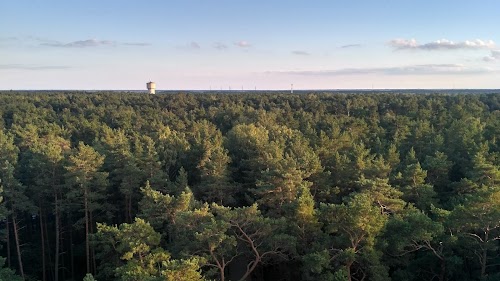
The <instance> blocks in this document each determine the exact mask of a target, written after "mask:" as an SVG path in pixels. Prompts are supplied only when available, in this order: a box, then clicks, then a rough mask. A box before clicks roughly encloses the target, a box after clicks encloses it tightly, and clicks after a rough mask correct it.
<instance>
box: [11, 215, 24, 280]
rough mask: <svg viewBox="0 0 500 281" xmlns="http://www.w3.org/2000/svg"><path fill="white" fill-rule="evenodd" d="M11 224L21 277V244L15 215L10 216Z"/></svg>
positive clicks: (22, 274) (22, 273) (22, 276)
mask: <svg viewBox="0 0 500 281" xmlns="http://www.w3.org/2000/svg"><path fill="white" fill-rule="evenodd" d="M12 226H13V227H14V239H15V240H16V241H15V242H16V250H17V261H18V263H19V273H20V274H21V278H22V279H23V280H25V278H24V268H23V259H22V257H21V245H20V244H19V229H18V228H17V221H16V216H15V215H13V216H12Z"/></svg>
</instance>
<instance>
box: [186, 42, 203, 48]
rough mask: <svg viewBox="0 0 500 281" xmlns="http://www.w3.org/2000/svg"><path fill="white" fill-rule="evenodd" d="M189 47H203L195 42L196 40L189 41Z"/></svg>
mask: <svg viewBox="0 0 500 281" xmlns="http://www.w3.org/2000/svg"><path fill="white" fill-rule="evenodd" d="M189 47H191V49H201V46H200V44H198V43H197V42H194V41H193V42H191V43H189Z"/></svg>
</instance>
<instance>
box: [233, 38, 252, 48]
mask: <svg viewBox="0 0 500 281" xmlns="http://www.w3.org/2000/svg"><path fill="white" fill-rule="evenodd" d="M234 45H235V46H238V47H240V48H248V47H251V46H252V44H250V43H249V42H247V41H245V40H241V41H238V42H235V43H234Z"/></svg>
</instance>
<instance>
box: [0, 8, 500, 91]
mask: <svg viewBox="0 0 500 281" xmlns="http://www.w3.org/2000/svg"><path fill="white" fill-rule="evenodd" d="M499 11H500V1H494V0H491V1H482V0H477V1H461V0H455V1H448V0H440V1H436V0H433V1H428V0H420V1H410V0H392V1H389V0H387V1H386V0H378V1H375V0H373V1H368V0H365V1H360V0H353V1H346V0H344V1H335V0H329V1H326V0H325V1H323V0H321V1H304V0H302V1H294V0H288V1H285V0H266V1H260V0H253V1H240V0H232V1H227V0H198V1H191V0H179V1H153V0H151V1H125V0H121V1H116V0H106V1H102V0H101V1H95V0H85V1H83V0H81V1H56V0H46V1H42V0H31V1H25V0H15V1H14V0H11V1H7V0H5V1H1V2H0V89H4V90H5V89H87V90H94V89H130V90H136V89H144V88H145V83H146V82H147V81H149V80H153V81H155V82H156V83H157V87H158V89H165V90H167V89H179V90H189V89H193V90H198V89H210V88H211V89H221V88H222V89H229V88H230V87H231V89H241V88H243V89H255V88H257V89H288V88H290V84H292V83H293V84H294V88H296V89H367V88H368V89H370V88H377V89H380V88H395V89H397V88H500V79H499V78H500V32H499V29H498V28H499V27H500V17H499V16H498V12H499Z"/></svg>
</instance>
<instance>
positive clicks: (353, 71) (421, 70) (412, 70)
mask: <svg viewBox="0 0 500 281" xmlns="http://www.w3.org/2000/svg"><path fill="white" fill-rule="evenodd" d="M491 72H495V70H491V69H486V68H479V69H473V68H468V67H466V66H464V65H461V64H420V65H408V66H395V67H375V68H342V69H334V70H311V71H282V72H280V71H274V72H273V71H270V72H267V73H268V74H291V75H300V76H350V75H371V74H376V75H456V74H458V75H461V74H468V75H469V74H482V73H491Z"/></svg>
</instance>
